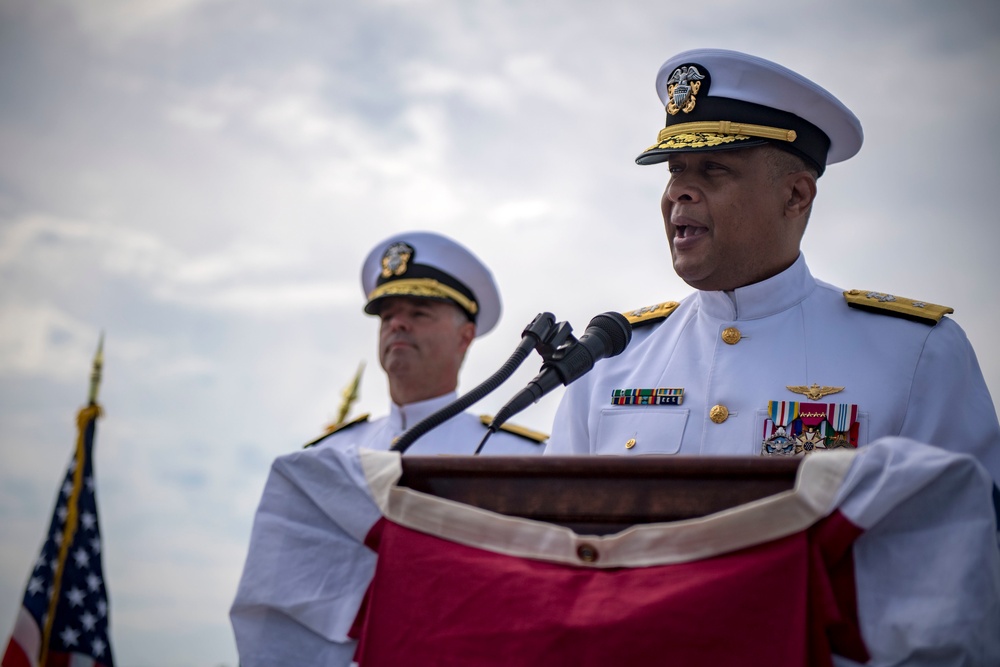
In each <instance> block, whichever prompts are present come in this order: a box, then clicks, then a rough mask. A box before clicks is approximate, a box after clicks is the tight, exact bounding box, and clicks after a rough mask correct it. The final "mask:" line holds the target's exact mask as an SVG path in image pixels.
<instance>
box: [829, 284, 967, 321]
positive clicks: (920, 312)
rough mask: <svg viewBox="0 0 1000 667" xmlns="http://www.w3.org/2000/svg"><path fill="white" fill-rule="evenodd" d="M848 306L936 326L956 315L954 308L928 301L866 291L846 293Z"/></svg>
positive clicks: (856, 290) (853, 290) (854, 290)
mask: <svg viewBox="0 0 1000 667" xmlns="http://www.w3.org/2000/svg"><path fill="white" fill-rule="evenodd" d="M844 298H845V299H847V305H848V306H850V307H851V308H858V309H860V310H867V311H870V312H873V313H882V314H883V315H892V316H893V317H902V318H905V319H907V320H913V321H914V322H923V323H924V324H930V325H931V326H934V325H935V324H937V323H938V322H940V321H941V318H942V317H944V316H945V315H947V314H948V313H954V312H955V309H954V308H949V307H948V306H939V305H937V304H933V303H927V302H926V301H918V300H916V299H907V298H906V297H904V296H895V295H893V294H886V293H884V292H866V291H865V290H859V289H852V290H848V291H846V292H844Z"/></svg>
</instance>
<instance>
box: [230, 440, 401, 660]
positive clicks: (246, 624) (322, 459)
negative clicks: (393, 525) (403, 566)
mask: <svg viewBox="0 0 1000 667" xmlns="http://www.w3.org/2000/svg"><path fill="white" fill-rule="evenodd" d="M380 517H381V513H380V511H379V509H378V508H377V506H376V505H375V502H374V500H373V499H372V497H371V495H370V494H369V492H368V490H367V482H366V481H365V476H364V472H363V470H362V468H361V465H360V463H359V461H358V458H357V450H356V449H355V448H354V447H350V448H348V449H347V450H340V449H339V448H334V447H323V448H316V449H308V450H304V451H302V452H296V453H294V454H289V455H287V456H282V457H280V458H278V459H277V460H276V461H275V462H274V464H273V466H272V468H271V474H270V476H269V477H268V480H267V485H266V486H265V489H264V494H263V496H262V498H261V502H260V506H259V507H258V510H257V515H256V517H255V519H254V526H253V532H252V534H251V538H250V547H249V552H248V555H247V560H246V564H245V566H244V569H243V576H242V578H241V580H240V584H239V588H238V590H237V594H236V599H235V601H234V602H233V606H232V609H231V610H230V619H231V621H232V625H233V631H234V633H235V635H236V645H237V649H238V652H239V656H240V663H241V665H242V667H254V666H256V665H261V666H263V665H267V666H269V667H275V666H282V665H295V666H296V667H298V666H300V665H304V664H308V665H324V666H326V665H330V666H333V665H339V666H346V665H349V664H351V660H352V658H353V654H354V645H355V642H354V641H353V640H350V639H349V638H348V636H347V633H348V631H349V630H350V628H351V625H352V624H353V622H354V618H355V616H356V614H357V611H358V608H359V607H360V604H361V601H362V599H363V597H364V594H365V590H366V588H367V585H368V582H369V581H370V580H371V577H372V574H373V572H374V568H375V554H374V553H373V552H372V551H370V550H369V549H368V548H367V547H365V546H364V539H365V536H366V535H367V533H368V531H369V529H370V528H371V527H372V525H374V524H375V522H376V521H378V519H379V518H380Z"/></svg>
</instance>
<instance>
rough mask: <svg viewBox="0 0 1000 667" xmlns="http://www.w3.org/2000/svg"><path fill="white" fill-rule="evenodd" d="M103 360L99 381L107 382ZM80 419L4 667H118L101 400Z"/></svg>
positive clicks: (92, 392) (84, 409)
mask: <svg viewBox="0 0 1000 667" xmlns="http://www.w3.org/2000/svg"><path fill="white" fill-rule="evenodd" d="M99 359H100V352H98V359H97V360H95V375H97V376H98V377H99ZM95 393H96V390H95V389H94V387H93V385H92V391H91V397H92V400H91V402H90V404H89V405H87V406H86V407H85V408H83V409H82V410H81V411H80V413H79V415H78V416H77V426H78V427H79V434H78V437H77V443H76V452H75V453H74V455H73V458H72V459H71V460H70V462H69V466H68V468H67V470H66V476H65V477H64V478H63V483H62V486H61V487H60V488H59V492H58V495H57V496H56V502H55V510H54V511H53V513H52V521H51V523H50V525H49V530H48V532H47V533H46V537H45V542H44V544H43V545H42V549H41V553H39V554H38V559H37V560H36V561H35V566H34V569H33V570H32V572H31V576H30V577H29V578H28V584H27V586H26V587H25V590H24V601H23V603H22V606H21V610H20V612H19V614H18V618H17V621H16V623H15V625H14V630H13V632H12V633H11V638H10V642H9V643H8V645H7V650H6V652H5V653H4V656H3V663H2V667H114V664H115V661H114V658H113V656H112V651H111V642H110V640H109V637H108V634H109V633H108V592H107V588H106V587H105V583H104V568H103V567H102V565H101V532H100V528H99V525H98V520H97V500H96V496H95V489H94V463H93V457H92V454H93V448H94V431H95V426H96V422H97V418H98V417H99V416H100V412H101V409H100V407H99V406H98V405H97V403H96V402H94V400H93V396H94V394H95Z"/></svg>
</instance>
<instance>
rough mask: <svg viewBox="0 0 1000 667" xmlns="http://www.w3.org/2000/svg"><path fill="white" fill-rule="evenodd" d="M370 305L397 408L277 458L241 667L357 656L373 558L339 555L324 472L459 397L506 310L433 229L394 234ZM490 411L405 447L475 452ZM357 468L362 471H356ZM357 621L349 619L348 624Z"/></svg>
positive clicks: (533, 450)
mask: <svg viewBox="0 0 1000 667" xmlns="http://www.w3.org/2000/svg"><path fill="white" fill-rule="evenodd" d="M361 282H362V288H363V290H364V295H365V298H366V305H365V312H366V313H368V314H369V315H375V316H377V317H379V318H380V320H381V326H380V328H379V341H378V350H379V361H380V362H381V365H382V368H383V370H384V371H385V373H386V377H387V378H388V383H389V395H390V399H391V401H390V406H389V414H388V415H387V416H385V417H381V418H379V419H374V420H368V418H367V415H365V416H363V417H360V418H358V419H355V420H353V421H351V422H348V423H346V424H344V425H342V426H341V427H340V428H339V429H336V430H334V431H333V432H331V433H328V434H327V435H325V436H323V437H322V438H320V439H318V440H316V441H314V442H313V443H310V445H309V446H308V447H307V448H306V449H303V450H301V451H297V452H294V453H292V454H286V455H284V456H280V457H278V459H277V460H275V462H274V464H273V465H272V467H271V474H270V475H269V477H268V480H267V485H266V486H265V488H264V493H263V496H262V498H261V501H260V505H259V507H258V509H257V514H256V516H255V517H254V525H253V532H252V534H251V537H250V547H249V550H248V554H247V560H246V563H245V565H244V568H243V576H242V578H241V579H240V584H239V589H238V590H237V593H236V599H235V601H234V602H233V606H232V609H231V610H230V619H231V621H232V625H233V631H234V634H235V636H236V645H237V649H238V651H239V655H240V664H241V665H242V666H243V667H254V666H255V665H260V666H262V667H263V666H267V667H274V666H275V665H344V666H345V667H346V665H349V664H350V663H351V659H352V657H353V655H354V648H355V644H356V642H354V641H353V640H351V639H350V638H348V637H347V636H346V634H344V633H343V632H342V631H341V630H339V629H338V628H340V627H342V626H343V623H342V622H341V621H343V620H344V619H340V618H338V616H337V614H338V613H339V612H338V611H337V610H339V609H342V608H344V607H345V606H347V607H350V605H344V601H343V600H342V599H340V597H339V596H341V595H342V593H343V591H342V587H343V585H344V582H346V581H350V580H352V578H354V577H357V576H359V575H358V572H359V569H364V568H367V567H371V566H372V563H373V562H374V560H373V559H374V554H373V553H372V554H371V558H370V559H369V560H368V561H364V562H363V563H361V564H359V563H357V562H354V561H350V562H348V561H346V560H344V559H342V558H339V557H338V554H340V553H341V551H340V549H341V548H342V545H343V539H344V535H343V530H342V529H340V528H337V527H336V521H334V520H333V519H335V518H337V517H335V516H332V514H336V515H337V516H339V515H341V514H345V513H346V515H347V516H350V513H349V512H346V511H345V510H346V508H345V507H344V506H343V504H342V503H341V502H340V501H341V500H342V499H339V498H338V497H335V496H331V494H334V493H335V492H334V491H332V488H333V487H334V485H332V484H330V480H329V479H328V478H327V477H325V476H324V473H323V470H324V468H323V461H324V460H329V459H330V456H329V455H330V453H331V452H329V450H330V449H331V448H347V447H363V448H368V449H377V450H387V449H389V447H390V446H391V445H392V443H393V440H394V439H395V438H397V437H398V436H400V435H401V434H402V433H404V432H405V431H406V430H407V429H408V428H410V427H412V426H413V425H414V424H417V423H418V422H420V421H421V420H423V419H424V418H426V417H428V416H429V415H432V414H434V413H435V412H437V411H438V410H440V409H441V408H443V407H445V406H446V405H448V404H449V403H451V402H452V401H454V400H455V398H456V393H455V390H456V387H457V385H458V371H459V368H460V367H461V365H462V361H463V360H464V358H465V354H466V352H467V351H468V348H469V345H470V344H471V343H472V341H473V339H474V338H476V337H477V336H481V335H483V334H485V333H486V332H488V331H490V330H491V329H492V328H493V327H494V326H495V325H496V323H497V321H498V320H499V319H500V311H501V306H500V293H499V291H498V290H497V286H496V283H495V281H494V280H493V276H492V274H491V273H490V271H489V269H488V268H487V267H486V266H485V265H484V264H483V263H482V262H481V261H480V260H479V258H477V257H476V256H475V255H473V254H472V252H470V251H469V250H468V249H467V248H465V247H464V246H462V245H460V244H459V243H457V242H455V241H453V240H452V239H449V238H447V237H445V236H441V235H440V234H434V233H431V232H407V233H404V234H397V235H395V236H392V237H390V238H388V239H386V240H384V241H382V242H381V243H379V244H378V245H376V246H375V247H374V248H373V249H372V250H371V252H370V253H369V255H368V257H367V259H366V260H365V262H364V266H363V268H362V274H361ZM484 420H485V422H486V423H488V422H489V421H490V419H488V418H480V417H477V416H474V415H472V414H469V413H461V414H459V415H456V416H455V417H452V418H451V419H449V420H447V421H446V422H444V423H443V424H441V425H439V426H438V427H436V428H434V429H432V430H431V431H429V432H427V433H425V434H424V435H423V436H422V437H420V438H418V439H417V440H416V441H414V443H413V445H412V446H411V447H410V448H409V449H408V450H407V455H427V454H468V455H471V454H473V453H474V452H475V450H476V448H477V447H478V446H479V443H480V441H481V440H482V438H483V436H484V435H485V434H486V432H487V430H486V424H485V423H484ZM511 428H512V430H513V431H514V432H511V431H509V430H503V431H498V432H497V433H494V434H493V435H492V436H491V437H490V438H489V439H488V440H487V441H486V444H485V446H484V448H483V451H482V453H483V454H500V455H527V454H540V453H541V452H542V441H543V440H544V435H542V434H537V433H535V432H533V431H530V430H528V429H523V428H519V427H511ZM355 474H360V472H356V473H355ZM348 625H349V622H348Z"/></svg>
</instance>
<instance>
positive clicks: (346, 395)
mask: <svg viewBox="0 0 1000 667" xmlns="http://www.w3.org/2000/svg"><path fill="white" fill-rule="evenodd" d="M364 370H365V362H363V361H362V362H361V363H360V364H358V370H357V372H356V373H355V374H354V378H353V379H352V380H351V383H350V384H349V385H347V386H346V387H344V390H343V391H342V392H341V393H340V396H341V398H342V400H341V401H340V408H339V409H338V410H337V419H336V420H335V421H334V422H333V423H332V424H330V425H329V426H327V429H332V428H334V427H336V426H340V425H341V424H343V423H344V420H346V419H347V415H348V413H350V411H351V406H352V405H353V404H354V402H355V401H357V400H358V397H359V396H360V395H361V394H360V392H359V389H360V387H361V373H362V372H364Z"/></svg>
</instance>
